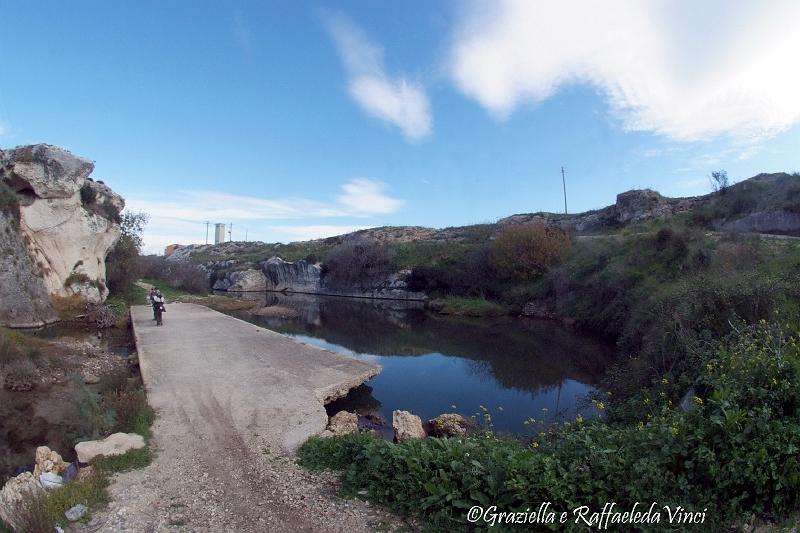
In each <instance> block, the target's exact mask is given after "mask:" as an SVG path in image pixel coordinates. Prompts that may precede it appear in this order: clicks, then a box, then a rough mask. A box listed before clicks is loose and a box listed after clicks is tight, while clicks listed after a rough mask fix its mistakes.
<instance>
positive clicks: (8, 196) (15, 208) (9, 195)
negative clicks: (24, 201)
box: [0, 180, 19, 220]
mask: <svg viewBox="0 0 800 533" xmlns="http://www.w3.org/2000/svg"><path fill="white" fill-rule="evenodd" d="M0 213H6V214H8V215H10V216H11V218H12V219H14V220H19V198H17V194H16V193H15V192H14V191H13V190H12V189H11V188H10V187H9V186H8V185H6V183H5V182H4V181H2V180H0Z"/></svg>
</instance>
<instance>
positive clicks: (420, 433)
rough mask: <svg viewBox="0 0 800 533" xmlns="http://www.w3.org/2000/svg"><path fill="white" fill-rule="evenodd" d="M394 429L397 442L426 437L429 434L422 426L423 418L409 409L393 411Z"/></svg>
mask: <svg viewBox="0 0 800 533" xmlns="http://www.w3.org/2000/svg"><path fill="white" fill-rule="evenodd" d="M392 429H394V440H395V442H405V441H407V440H410V439H424V438H425V437H426V436H427V435H426V434H425V429H424V428H423V427H422V419H421V418H420V417H418V416H417V415H414V414H411V413H409V412H408V411H399V410H398V411H392Z"/></svg>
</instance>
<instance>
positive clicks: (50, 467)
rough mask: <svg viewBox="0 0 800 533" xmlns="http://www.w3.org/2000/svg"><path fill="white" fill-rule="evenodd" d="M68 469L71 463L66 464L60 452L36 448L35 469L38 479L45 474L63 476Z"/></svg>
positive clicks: (40, 447)
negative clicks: (51, 473) (50, 473)
mask: <svg viewBox="0 0 800 533" xmlns="http://www.w3.org/2000/svg"><path fill="white" fill-rule="evenodd" d="M67 468H69V463H67V462H65V461H64V460H63V459H62V458H61V456H60V455H59V454H58V452H55V451H53V450H51V449H50V448H48V447H47V446H39V447H38V448H36V466H35V467H34V468H33V475H34V476H35V477H37V478H38V477H39V476H40V475H42V474H44V473H45V472H53V473H54V474H62V473H63V472H64V471H66V469H67Z"/></svg>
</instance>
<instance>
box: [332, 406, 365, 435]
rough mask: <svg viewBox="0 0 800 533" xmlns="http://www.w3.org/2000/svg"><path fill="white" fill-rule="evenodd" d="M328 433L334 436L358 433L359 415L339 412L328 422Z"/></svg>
mask: <svg viewBox="0 0 800 533" xmlns="http://www.w3.org/2000/svg"><path fill="white" fill-rule="evenodd" d="M328 431H330V432H331V433H333V434H334V435H347V434H348V433H355V432H356V431H358V415H357V414H355V413H348V412H347V411H339V412H338V413H336V414H335V415H333V416H332V417H331V419H330V420H329V421H328Z"/></svg>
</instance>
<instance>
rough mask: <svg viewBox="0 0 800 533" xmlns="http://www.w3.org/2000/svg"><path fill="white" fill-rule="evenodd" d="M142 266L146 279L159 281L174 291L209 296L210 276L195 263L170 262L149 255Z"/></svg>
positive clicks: (161, 257)
mask: <svg viewBox="0 0 800 533" xmlns="http://www.w3.org/2000/svg"><path fill="white" fill-rule="evenodd" d="M142 264H143V265H144V277H145V278H146V279H149V280H158V281H159V282H160V283H163V284H165V285H167V286H169V287H172V288H174V289H180V290H183V291H188V292H193V293H196V294H208V290H209V288H210V283H209V278H208V275H207V274H206V272H205V271H204V270H203V269H202V268H200V267H199V266H198V265H195V264H194V263H190V262H189V261H175V260H169V259H167V258H166V257H163V256H159V255H148V256H145V257H143V258H142ZM167 296H168V295H167Z"/></svg>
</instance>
